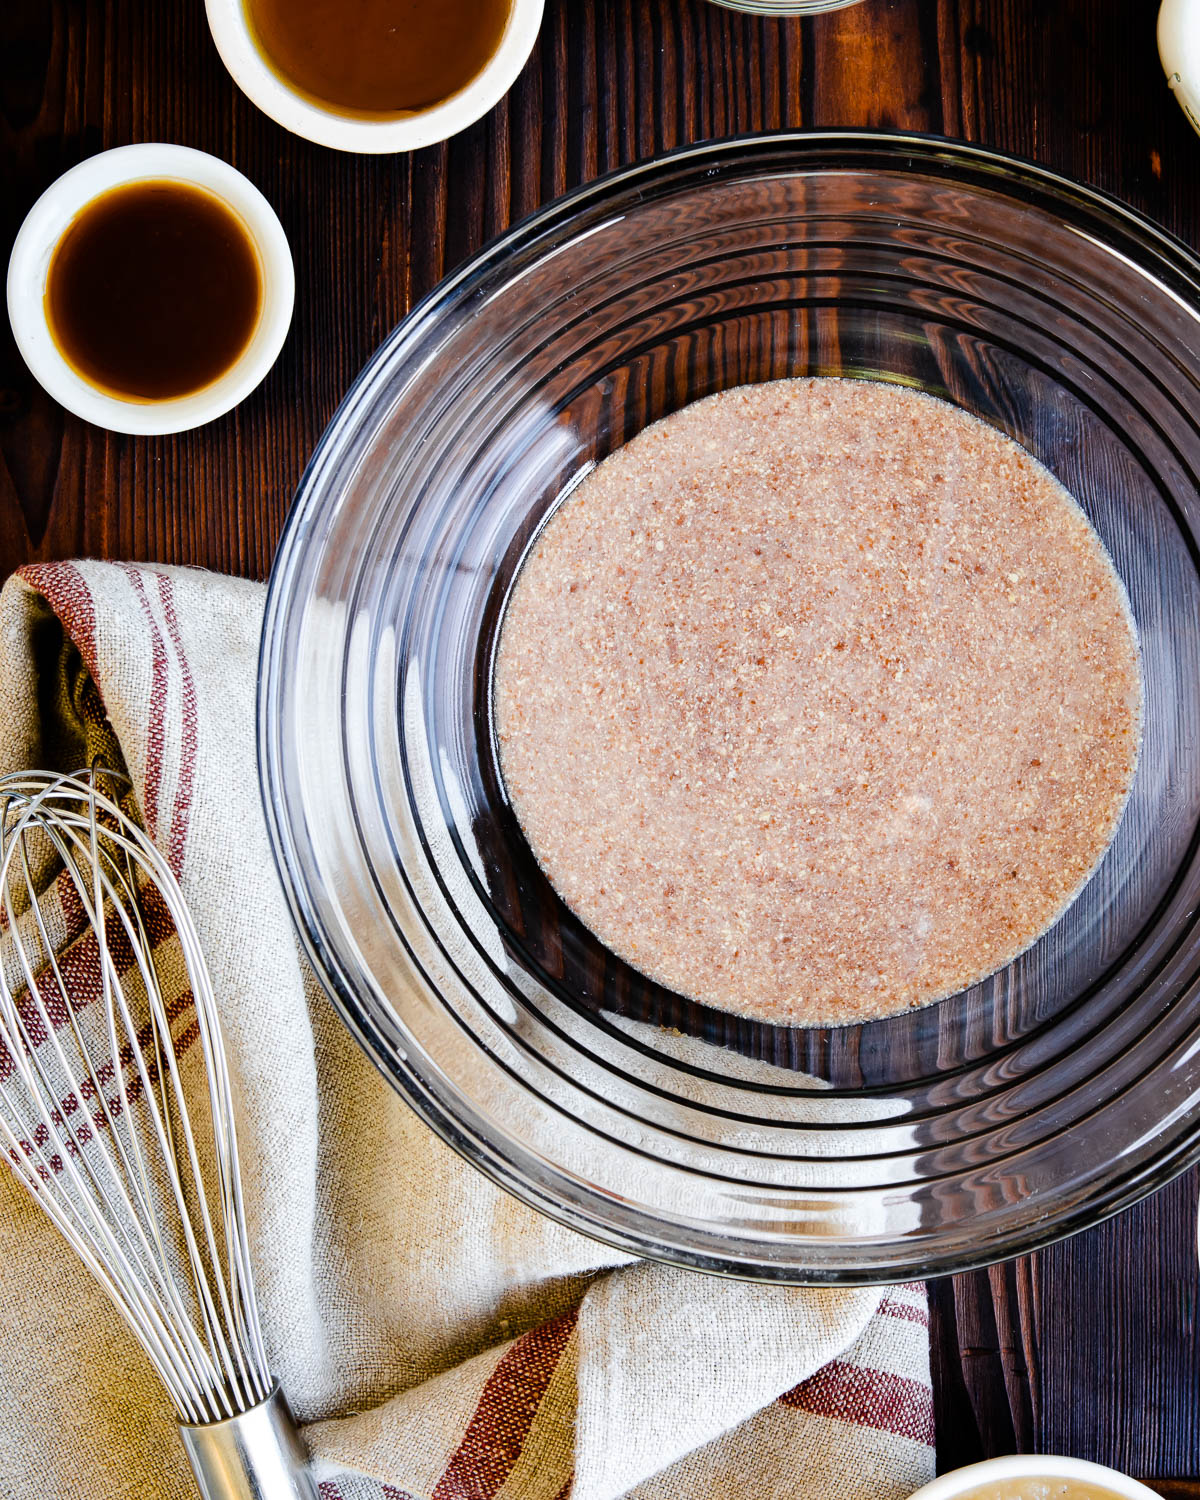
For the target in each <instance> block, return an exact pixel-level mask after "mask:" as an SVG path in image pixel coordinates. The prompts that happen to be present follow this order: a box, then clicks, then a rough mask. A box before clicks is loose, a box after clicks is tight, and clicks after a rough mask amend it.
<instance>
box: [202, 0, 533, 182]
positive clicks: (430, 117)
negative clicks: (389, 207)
mask: <svg viewBox="0 0 1200 1500" xmlns="http://www.w3.org/2000/svg"><path fill="white" fill-rule="evenodd" d="M543 5H544V0H512V12H511V14H510V15H509V18H508V25H507V26H506V27H505V29H504V35H503V36H502V37H501V39H500V45H499V47H498V48H497V49H496V51H495V53H494V54H493V55H492V57H491V59H490V60H489V61H488V63H487V64H486V65H485V67H484V68H483V70H482V71H481V72H480V73H478V74H477V75H476V76H475V77H474V78H473V79H472V80H471V82H470V83H468V84H467V85H466V86H465V87H464V88H461V89H459V91H458V93H456V94H451V96H450V97H449V98H448V99H443V100H441V101H440V102H439V103H437V104H431V105H430V106H429V107H428V108H427V109H417V110H411V111H406V112H405V113H403V114H397V115H389V116H383V117H380V118H376V117H370V116H361V117H360V116H355V115H347V114H342V113H339V112H338V111H337V110H335V109H331V108H330V109H327V108H324V107H323V106H322V105H320V104H318V103H317V102H316V101H315V100H313V99H311V98H309V97H308V96H307V95H306V94H302V93H300V92H298V91H297V90H296V89H293V88H290V87H289V86H288V84H287V83H285V82H284V80H283V79H282V78H281V77H280V75H279V74H278V73H276V72H275V70H274V69H273V68H272V67H271V65H270V64H269V63H268V62H267V60H266V58H265V57H264V56H263V54H262V52H261V51H260V50H259V47H258V44H257V43H256V42H255V40H254V36H253V33H252V32H251V30H250V23H249V21H248V20H247V18H246V10H245V5H244V3H243V0H205V8H206V9H207V11H208V24H209V29H210V30H211V31H212V35H213V41H214V42H216V44H217V51H218V52H219V53H220V54H221V61H222V62H223V63H224V64H225V66H226V67H227V68H228V69H229V72H230V74H231V75H232V77H233V81H234V82H235V83H236V84H237V86H238V87H239V88H240V89H241V90H242V92H243V93H244V94H245V95H246V96H247V97H248V98H249V99H250V100H251V101H252V102H253V103H255V104H257V105H258V107H259V109H261V110H262V112H263V113H264V114H267V115H270V117H271V118H272V119H273V120H276V121H277V122H278V123H279V124H280V125H282V126H283V128H284V129H285V130H290V131H291V132H292V133H293V134H294V135H299V136H303V137H304V138H305V140H309V141H316V143H317V144H318V145H319V146H331V147H333V149H334V150H335V151H361V152H396V151H417V150H419V149H420V148H421V147H422V146H432V145H434V144H436V143H437V142H438V141H444V140H447V139H448V138H449V137H450V136H452V135H457V134H458V132H459V131H460V130H465V129H466V128H467V126H468V125H473V124H474V123H475V121H476V120H478V119H479V118H480V116H482V115H485V114H487V112H488V110H489V109H491V108H492V106H493V105H494V104H497V103H498V102H499V101H500V100H501V99H502V98H503V97H504V95H505V94H506V93H507V92H508V91H509V89H510V88H511V87H512V85H513V82H514V81H515V79H516V76H517V74H518V73H519V72H520V71H521V69H522V68H523V67H524V66H525V63H526V61H527V59H528V57H529V54H530V53H531V52H532V51H533V44H534V42H535V41H536V40H537V34H538V28H539V27H540V26H541V24H542V9H543Z"/></svg>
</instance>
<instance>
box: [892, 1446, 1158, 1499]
mask: <svg viewBox="0 0 1200 1500" xmlns="http://www.w3.org/2000/svg"><path fill="white" fill-rule="evenodd" d="M1006 1479H1073V1480H1074V1481H1075V1483H1076V1484H1091V1485H1094V1486H1095V1487H1096V1489H1097V1490H1098V1491H1099V1492H1100V1493H1101V1494H1104V1493H1107V1494H1110V1495H1120V1496H1121V1497H1122V1500H1161V1497H1160V1496H1159V1495H1158V1494H1157V1493H1156V1492H1155V1491H1154V1490H1151V1489H1147V1488H1146V1486H1145V1485H1144V1484H1139V1483H1138V1481H1137V1480H1136V1479H1130V1478H1129V1476H1128V1475H1126V1474H1120V1473H1118V1472H1117V1470H1116V1469H1106V1468H1105V1467H1104V1465H1103V1464H1090V1463H1087V1462H1085V1461H1084V1460H1083V1459H1082V1458H1053V1457H1050V1456H1048V1455H1046V1454H1040V1453H1022V1454H1018V1455H1014V1456H1012V1457H1010V1458H989V1459H987V1460H986V1461H985V1462H984V1463H981V1464H971V1465H969V1466H968V1467H967V1468H965V1469H955V1470H954V1472H953V1474H943V1475H942V1476H941V1478H940V1479H935V1480H934V1481H933V1483H932V1484H927V1485H924V1486H923V1487H922V1488H921V1489H919V1490H918V1491H917V1492H916V1494H915V1495H913V1496H912V1497H911V1500H958V1497H959V1496H961V1495H967V1494H969V1493H970V1492H971V1491H972V1490H974V1489H978V1488H979V1487H980V1486H981V1485H985V1484H998V1483H1000V1482H1001V1481H1003V1480H1006Z"/></svg>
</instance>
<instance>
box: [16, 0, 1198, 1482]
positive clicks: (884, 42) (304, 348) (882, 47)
mask: <svg viewBox="0 0 1200 1500" xmlns="http://www.w3.org/2000/svg"><path fill="white" fill-rule="evenodd" d="M1153 10H1154V6H1153V5H1152V4H1151V3H1150V0H1103V3H1101V0H864V3H862V4H860V5H858V6H856V7H854V8H853V9H851V10H847V11H844V12H840V13H838V14H836V15H829V16H825V17H821V18H819V19H816V20H812V21H805V22H797V21H770V20H764V19H761V18H756V17H751V16H743V15H737V14H735V13H733V12H731V11H728V10H725V9H721V8H719V7H717V6H714V5H711V4H708V3H706V0H549V3H548V6H547V12H546V21H545V25H544V28H543V32H542V36H541V39H540V42H539V45H538V47H537V49H536V51H535V53H534V56H533V57H532V59H531V60H530V63H529V65H528V67H527V68H526V70H525V71H524V73H523V74H522V76H521V78H520V79H519V80H518V83H517V85H516V86H515V88H514V89H513V90H512V92H511V93H510V95H509V96H508V98H507V99H506V100H505V101H503V102H502V103H501V104H500V105H499V106H498V107H497V108H496V109H495V110H494V111H493V112H492V114H491V115H490V116H489V117H488V118H487V119H486V120H484V121H481V122H479V124H477V125H476V126H474V127H472V129H470V130H469V131H467V132H465V133H464V134H463V135H461V136H459V137H457V138H456V139H455V140H453V141H451V142H448V143H446V144H444V145H441V146H437V147H432V148H430V149H428V150H426V151H422V152H419V153H416V154H415V155H413V156H411V157H410V156H398V157H393V158H368V157H353V156H343V155H338V154H336V153H332V152H328V151H324V150H322V149H320V148H318V147H315V146H311V145H309V144H307V143H305V142H302V141H299V140H297V139H295V138H294V137H292V136H289V135H287V134H286V133H285V132H283V131H282V130H280V129H278V128H277V127H276V126H275V125H274V124H272V122H270V121H269V120H267V119H266V118H265V117H264V116H262V115H261V114H259V113H258V112H257V111H256V110H255V109H254V108H253V107H252V106H251V105H250V104H249V103H248V102H247V101H246V100H245V99H244V98H243V97H242V96H241V95H240V94H239V93H238V91H237V90H236V89H235V88H234V86H233V85H232V83H231V82H230V80H229V79H228V77H227V76H226V74H225V73H224V71H223V69H222V68H221V65H220V63H219V60H218V58H217V56H216V52H215V49H214V48H213V45H212V42H211V40H210V38H209V36H208V33H207V30H206V26H205V22H204V15H203V7H202V6H201V5H199V4H198V3H197V4H190V5H187V6H176V5H164V4H161V3H158V0H109V3H105V0H5V3H3V4H0V253H2V254H3V255H4V256H5V257H6V256H7V252H8V247H9V245H10V244H11V241H12V237H13V235H14V234H15V232H16V229H17V226H18V224H19V222H20V220H21V218H22V217H23V215H24V213H25V212H26V211H27V209H28V208H29V206H30V205H31V204H32V202H33V200H34V199H35V198H36V197H37V195H38V194H39V193H40V192H41V191H42V190H43V189H44V188H45V187H46V186H47V185H48V184H49V183H50V182H51V181H52V180H53V179H54V178H55V177H56V176H58V175H59V174H60V173H61V172H62V171H64V170H66V168H68V167H69V166H71V165H73V164H74V162H76V161H78V160H80V159H82V158H83V157H85V156H87V155H90V154H92V153H93V152H95V151H97V150H101V149H103V148H105V147H107V146H113V145H119V144H124V143H126V142H130V141H138V140H154V139H162V140H170V141H178V142H182V143H184V144H188V145H194V146H198V147H200V148H202V149H204V150H209V151H214V152H216V153H217V154H218V155H221V156H223V157H225V158H227V159H228V160H231V161H232V162H233V163H234V164H235V165H236V166H238V167H240V168H241V169H242V170H243V171H245V172H246V173H247V175H248V176H249V177H250V178H251V179H252V180H253V181H255V182H256V183H257V184H258V185H259V186H260V187H261V188H262V189H263V191H264V192H265V193H266V195H267V197H268V198H269V199H270V200H271V201H272V202H273V203H274V204H275V205H276V207H277V209H278V211H279V213H280V215H281V218H282V219H283V222H284V226H285V228H286V230H287V232H288V234H289V237H290V238H291V241H292V244H293V247H294V251H295V256H296V270H297V304H296V318H295V324H294V327H293V330H292V333H291V336H290V338H289V341H288V344H287V346H286V348H285V351H284V354H283V356H282V358H281V360H280V362H279V364H278V366H277V367H276V369H275V370H274V371H273V372H272V374H271V375H270V376H269V378H268V379H267V381H266V382H265V384H264V385H263V387H262V388H261V389H260V390H259V391H258V392H256V393H255V394H254V395H253V396H252V397H251V398H250V399H249V400H247V401H246V402H245V403H244V404H243V406H242V407H241V408H240V409H239V410H238V411H237V412H235V413H232V414H230V415H229V416H227V417H225V418H224V419H222V420H221V421H219V422H216V423H214V424H212V425H211V426H210V427H207V428H205V429H202V430H201V431H199V432H197V433H191V434H184V435H182V436H179V437H174V438H162V439H154V440H149V441H137V440H133V439H128V438H123V437H118V436H114V435H111V434H104V433H101V432H98V431H97V430H95V429H92V428H88V427H87V426H85V424H83V423H80V422H78V421H76V419H74V418H72V417H70V416H67V415H66V414H64V413H63V412H62V411H60V410H59V409H58V408H57V407H56V406H55V405H54V404H53V403H52V402H51V401H50V400H49V399H48V398H47V397H45V396H44V395H43V394H42V393H41V391H40V390H39V389H38V387H37V386H36V384H35V383H34V382H33V380H32V379H31V377H30V376H29V375H28V373H27V372H26V371H25V369H24V367H23V365H22V364H21V362H20V360H19V358H18V356H17V354H16V351H15V348H14V346H13V344H12V340H11V337H10V336H9V334H8V329H7V326H5V327H4V329H3V332H2V333H0V567H2V568H3V571H4V572H7V571H8V570H9V569H11V568H12V567H15V566H16V565H18V564H19V563H21V562H23V561H27V560H31V559H35V558H50V557H63V556H70V555H75V554H79V553H91V554H94V555H100V556H111V557H124V558H147V559H158V560H162V561H168V562H189V563H199V564H203V565H206V566H209V567H215V568H221V569H225V570H227V571H231V572H235V573H243V574H246V575H249V576H254V577H262V576H265V574H266V571H267V569H268V567H269V564H270V559H271V554H272V550H273V548H274V545H275V541H276V538H277V536H278V533H279V529H280V526H281V524H282V520H283V516H284V513H285V511H286V507H287V504H288V501H289V498H290V496H291V493H292V491H293V489H294V486H295V484H296V482H297V480H298V478H299V476H300V473H301V470H302V468H303V465H304V462H305V460H306V458H307V455H308V453H309V452H310V450H311V447H312V445H313V443H314V442H315V441H316V439H317V437H318V436H319V434H320V432H321V430H322V428H323V427H324V425H325V423H326V422H327V421H328V419H329V417H330V415H331V414H332V412H333V410H334V408H335V406H336V404H337V402H338V400H339V399H340V397H341V395H342V393H343V392H344V391H345V389H346V388H347V386H348V385H349V383H350V381H351V380H352V378H353V376H354V374H355V372H356V371H357V369H358V368H359V367H360V365H361V364H362V362H363V361H364V360H365V358H366V357H367V356H368V354H369V353H370V352H371V350H372V349H373V348H374V347H375V346H376V345H377V344H378V343H379V341H380V340H381V338H382V337H383V336H384V335H385V333H386V332H387V330H388V329H389V328H390V327H391V326H392V325H393V324H394V323H395V322H396V321H397V320H398V319H399V318H400V317H402V316H403V315H404V313H405V312H406V311H407V310H408V309H409V308H411V307H412V305H413V304H414V302H415V301H416V300H418V299H419V298H420V297H421V296H423V295H424V294H425V293H426V292H428V291H429V290H430V289H431V288H432V287H433V286H434V285H435V284H436V282H437V281H438V279H439V278H440V277H441V276H442V275H443V274H444V273H445V272H446V271H447V270H449V269H451V268H453V267H454V266H455V265H457V264H459V263H460V262H461V261H462V260H463V258H464V257H466V256H469V255H470V254H472V253H473V252H474V251H475V250H477V249H478V248H479V247H480V245H482V244H483V243H484V242H485V241H486V240H487V239H488V238H490V237H491V236H493V235H495V234H497V233H499V232H501V231H502V230H503V229H504V228H505V227H506V226H507V225H509V224H510V223H512V222H513V221H514V220H515V219H517V218H520V217H521V216H522V215H524V214H527V213H529V212H530V211H531V210H532V209H534V208H536V207H537V206H538V205H539V204H540V203H542V202H544V201H545V200H546V199H547V198H548V197H551V196H553V195H554V194H556V193H559V192H562V191H564V190H566V189H569V188H571V187H574V186H576V185H577V184H579V183H581V182H584V181H587V180H588V179H590V178H592V177H593V176H595V175H596V174H598V173H600V172H604V171H608V170H610V169H612V168H614V167H616V166H619V165H622V164H624V163H627V162H630V161H633V160H636V159H638V158H639V157H644V156H646V155H649V154H651V153H652V152H655V151H660V150H664V149H670V148H672V147H675V146H678V145H681V144H685V143H688V142H691V141H696V140H702V139H706V138H711V137H714V136H723V135H728V134H730V133H732V132H734V131H738V130H750V129H774V128H779V127H787V126H804V125H827V126H839V125H840V126H861V125H880V126H885V127H892V128H899V129H917V130H933V131H945V132H948V133H950V134H958V135H963V136H965V137H967V138H968V139H971V140H976V141H980V142H984V143H989V144H992V145H995V146H997V147H999V148H1001V149H1005V150H1010V151H1015V152H1017V153H1019V154H1022V155H1025V156H1029V157H1032V158H1035V159H1037V160H1039V161H1042V162H1045V163H1047V164H1048V165H1051V166H1053V167H1056V168H1058V169H1059V170H1061V171H1064V172H1067V173H1069V174H1072V175H1074V176H1078V177H1081V178H1083V179H1084V180H1086V181H1089V182H1093V183H1096V184H1097V185H1099V186H1101V187H1104V188H1106V189H1108V190H1109V191H1113V192H1116V193H1119V194H1120V195H1121V196H1122V197H1124V198H1125V199H1127V200H1128V201H1130V202H1132V203H1134V204H1135V205H1136V206H1138V207H1139V208H1141V209H1143V210H1144V211H1146V212H1148V213H1150V214H1152V215H1153V216H1154V217H1156V218H1157V219H1159V220H1161V221H1162V222H1163V223H1164V224H1166V225H1167V226H1168V227H1169V228H1171V229H1172V230H1173V231H1174V232H1175V233H1177V234H1180V235H1181V236H1183V237H1184V238H1185V239H1186V240H1188V241H1189V242H1190V243H1192V244H1196V243H1197V241H1198V239H1200V141H1197V140H1196V138H1195V137H1194V136H1193V135H1192V133H1191V131H1190V130H1189V129H1188V127H1187V125H1186V123H1185V121H1184V119H1183V116H1182V114H1181V112H1180V111H1179V110H1178V109H1177V107H1176V106H1175V105H1174V103H1173V102H1172V101H1171V99H1170V97H1169V95H1168V93H1167V90H1166V89H1165V87H1164V86H1163V81H1162V77H1161V72H1160V70H1159V67H1158V63H1157V58H1156V55H1155V50H1154V37H1153V24H1152V21H1153ZM1194 1196H1195V1183H1192V1182H1187V1183H1181V1184H1178V1185H1176V1186H1175V1187H1173V1188H1171V1189H1169V1190H1168V1191H1167V1193H1165V1194H1163V1195H1162V1196H1161V1197H1160V1198H1159V1199H1158V1200H1156V1201H1155V1203H1154V1204H1151V1205H1145V1206H1144V1207H1143V1208H1142V1209H1140V1210H1138V1211H1136V1212H1135V1213H1133V1214H1131V1215H1128V1216H1126V1218H1124V1219H1122V1220H1121V1221H1120V1222H1119V1223H1117V1224H1114V1225H1111V1226H1106V1227H1105V1228H1103V1229H1101V1230H1098V1231H1095V1232H1094V1233H1092V1234H1088V1235H1084V1236H1081V1237H1079V1238H1078V1239H1076V1240H1074V1241H1072V1242H1070V1243H1069V1244H1067V1245H1063V1246H1060V1247H1057V1248H1055V1249H1054V1250H1051V1251H1048V1252H1046V1253H1044V1254H1043V1255H1041V1256H1038V1257H1035V1258H1034V1259H1033V1260H1030V1261H1026V1262H1020V1263H1017V1264H1015V1265H1013V1266H1007V1267H1002V1268H1000V1269H998V1270H993V1271H991V1272H981V1273H976V1274H974V1275H971V1276H966V1277H960V1278H957V1279H956V1280H955V1281H954V1282H946V1283H942V1284H940V1285H938V1286H935V1287H934V1288H933V1289H932V1304H933V1310H934V1345H933V1352H934V1367H935V1372H936V1376H937V1385H938V1412H939V1443H940V1448H941V1454H942V1461H943V1464H945V1465H949V1464H954V1463H962V1462H968V1461H970V1460H971V1459H973V1458H977V1457H980V1456H982V1455H983V1454H985V1453H991V1452H999V1451H1008V1450H1011V1449H1012V1448H1018V1449H1025V1448H1037V1447H1049V1448H1053V1449H1058V1450H1060V1451H1065V1452H1078V1453H1082V1454H1086V1455H1088V1456H1093V1457H1097V1458H1100V1459H1104V1460H1107V1461H1111V1462H1118V1463H1126V1464H1129V1465H1131V1466H1132V1467H1134V1468H1135V1469H1139V1470H1140V1471H1141V1472H1145V1473H1158V1474H1167V1475H1170V1476H1172V1477H1173V1478H1181V1477H1184V1476H1188V1475H1198V1474H1200V1431H1198V1430H1197V1420H1196V1415H1195V1414H1196V1412H1197V1410H1198V1409H1200V1401H1198V1400H1197V1396H1198V1395H1200V1392H1198V1391H1197V1382H1198V1380H1200V1348H1197V1338H1198V1334H1197V1317H1196V1293H1197V1275H1196V1270H1195V1265H1194V1254H1193V1250H1192V1238H1191V1229H1190V1216H1191V1213H1192V1208H1193V1203H1194ZM1161 1488H1162V1490H1163V1493H1164V1494H1168V1493H1169V1494H1170V1495H1179V1496H1182V1495H1198V1496H1200V1484H1197V1483H1193V1484H1191V1485H1190V1486H1188V1485H1184V1486H1182V1487H1180V1486H1174V1487H1171V1486H1168V1484H1167V1483H1166V1482H1165V1481H1164V1482H1163V1483H1162V1485H1161Z"/></svg>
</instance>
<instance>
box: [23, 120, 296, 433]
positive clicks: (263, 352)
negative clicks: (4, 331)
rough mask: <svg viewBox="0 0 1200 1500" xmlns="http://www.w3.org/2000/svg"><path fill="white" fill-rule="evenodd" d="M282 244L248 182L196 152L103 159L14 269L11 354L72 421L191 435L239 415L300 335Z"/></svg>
mask: <svg viewBox="0 0 1200 1500" xmlns="http://www.w3.org/2000/svg"><path fill="white" fill-rule="evenodd" d="M294 298H295V278H294V274H293V268H292V258H291V252H290V251H289V249H288V243H287V237H286V236H285V234H284V232H283V228H282V226H281V225H280V223H279V220H278V219H277V218H276V216H275V213H274V211H273V210H272V208H271V206H270V204H269V203H268V202H267V200H266V199H265V198H264V197H263V195H262V194H261V193H260V192H259V191H258V189H257V188H256V187H254V185H253V184H252V183H251V182H249V181H248V180H247V179H246V178H245V177H243V176H242V174H241V173H240V172H238V171H236V170H235V169H234V168H233V167H231V166H229V164H228V163H227V162H223V161H220V160H218V159H217V158H216V157H213V156H209V155H207V154H206V153H204V152H202V151H193V150H190V149H188V148H187V147H184V146H172V145H162V144H147V145H138V146H124V147H121V148H119V149H117V150H115V151H105V152H103V153H102V154H100V155H99V156H94V157H91V158H89V159H88V160H87V161H85V162H81V163H80V165H79V166H77V167H75V168H73V169H72V170H71V171H70V172H67V173H66V174H65V175H64V176H62V177H60V178H59V179H58V180H57V181H56V182H55V183H53V184H52V185H51V186H50V187H49V188H48V189H47V190H46V192H45V193H43V194H42V196H41V198H39V199H38V201H37V203H35V204H34V206H33V208H32V209H31V210H30V212H29V214H28V216H27V218H26V220H25V222H24V224H23V225H22V226H21V230H20V233H19V234H18V236H17V240H16V243H15V244H14V246H13V252H12V257H11V259H10V261H9V268H8V311H9V318H10V320H11V322H12V327H13V333H14V334H15V336H16V341H17V347H18V348H19V349H20V351H21V355H22V357H23V358H24V360H25V362H26V364H27V365H28V366H29V368H30V370H31V371H32V372H33V374H34V375H35V376H36V377H37V379H38V381H39V382H40V383H41V385H42V386H44V387H45V389H46V390H47V391H48V392H49V393H50V394H51V395H52V396H53V397H54V398H55V400H57V401H58V402H59V403H60V404H61V405H62V406H65V407H66V408H67V410H68V411H72V412H74V413H75V414H76V415H77V416H80V417H83V418H84V419H85V420H86V421H89V422H94V423H95V424H96V425H97V426H99V427H107V428H109V429H110V430H111V431H114V432H128V433H143V434H152V433H168V432H183V431H186V430H187V429H188V428H192V427H198V426H200V425H201V424H202V423H205V422H210V421H212V420H213V419H214V418H215V417H218V416H220V415H222V414H223V413H224V412H227V411H229V410H230V409H231V408H232V407H234V406H236V405H237V404H238V403H239V402H240V401H242V400H243V399H244V398H245V397H246V396H248V395H249V394H250V392H251V391H252V390H253V389H254V388H255V387H256V386H257V385H258V384H259V383H260V381H261V380H262V379H263V377H264V376H265V375H266V373H267V371H268V370H269V369H270V368H271V366H272V365H273V364H274V362H275V359H276V357H277V356H278V354H279V351H280V349H281V347H282V345H283V341H284V339H285V337H286V335H287V331H288V326H289V324H290V323H291V317H292V305H293V302H294Z"/></svg>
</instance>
